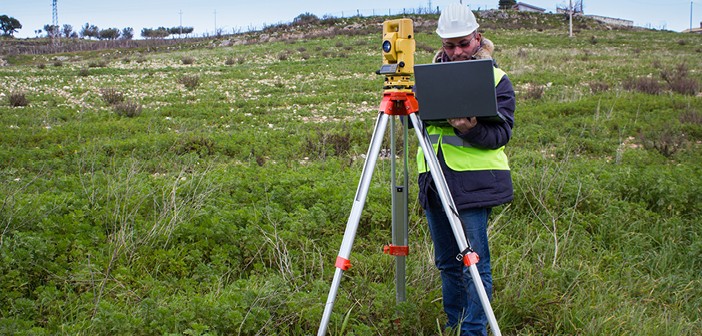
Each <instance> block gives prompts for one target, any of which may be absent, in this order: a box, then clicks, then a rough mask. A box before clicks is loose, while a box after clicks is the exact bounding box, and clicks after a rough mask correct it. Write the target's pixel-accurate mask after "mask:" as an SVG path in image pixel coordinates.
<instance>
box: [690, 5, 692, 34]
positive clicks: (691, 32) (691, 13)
mask: <svg viewBox="0 0 702 336" xmlns="http://www.w3.org/2000/svg"><path fill="white" fill-rule="evenodd" d="M690 32H691V33H692V0H690Z"/></svg>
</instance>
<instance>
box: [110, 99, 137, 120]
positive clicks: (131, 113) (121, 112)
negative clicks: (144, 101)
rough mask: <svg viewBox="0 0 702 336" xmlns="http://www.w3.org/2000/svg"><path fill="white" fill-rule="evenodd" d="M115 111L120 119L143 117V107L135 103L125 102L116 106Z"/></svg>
mask: <svg viewBox="0 0 702 336" xmlns="http://www.w3.org/2000/svg"><path fill="white" fill-rule="evenodd" d="M113 108H114V111H115V113H117V115H118V116H120V117H129V118H133V117H138V116H140V115H141V105H139V104H138V103H137V102H135V101H125V102H120V103H117V104H115V105H114V107H113Z"/></svg>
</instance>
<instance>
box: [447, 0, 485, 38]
mask: <svg viewBox="0 0 702 336" xmlns="http://www.w3.org/2000/svg"><path fill="white" fill-rule="evenodd" d="M478 27H480V25H479V24H478V21H476V20H475V15H473V12H472V11H471V10H470V9H468V7H467V6H464V5H461V4H457V3H453V4H450V5H449V6H448V7H446V8H444V10H442V11H441V16H439V24H438V27H437V28H436V33H437V34H439V36H440V37H441V38H454V37H461V36H467V35H470V34H471V33H472V32H474V31H475V30H476V29H478Z"/></svg>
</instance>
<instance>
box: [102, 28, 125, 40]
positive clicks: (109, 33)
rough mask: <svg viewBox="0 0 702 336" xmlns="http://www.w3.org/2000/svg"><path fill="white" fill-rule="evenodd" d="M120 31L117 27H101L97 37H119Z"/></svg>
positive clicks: (113, 38) (103, 38)
mask: <svg viewBox="0 0 702 336" xmlns="http://www.w3.org/2000/svg"><path fill="white" fill-rule="evenodd" d="M119 35H120V31H119V29H117V28H107V29H102V30H100V32H99V33H98V38H99V39H101V40H116V39H118V38H119Z"/></svg>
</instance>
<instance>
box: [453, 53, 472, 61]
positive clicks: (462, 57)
mask: <svg viewBox="0 0 702 336" xmlns="http://www.w3.org/2000/svg"><path fill="white" fill-rule="evenodd" d="M470 59H472V57H470V56H468V55H466V54H460V55H457V56H452V57H451V58H450V60H451V62H456V61H467V60H470Z"/></svg>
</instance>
